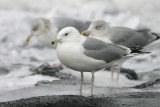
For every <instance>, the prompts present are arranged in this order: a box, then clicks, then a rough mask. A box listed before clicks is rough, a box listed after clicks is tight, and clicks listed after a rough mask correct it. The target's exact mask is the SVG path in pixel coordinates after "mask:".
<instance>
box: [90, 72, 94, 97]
mask: <svg viewBox="0 0 160 107" xmlns="http://www.w3.org/2000/svg"><path fill="white" fill-rule="evenodd" d="M91 81H92V86H91V93H90V95H91V96H93V87H94V72H92V78H91Z"/></svg>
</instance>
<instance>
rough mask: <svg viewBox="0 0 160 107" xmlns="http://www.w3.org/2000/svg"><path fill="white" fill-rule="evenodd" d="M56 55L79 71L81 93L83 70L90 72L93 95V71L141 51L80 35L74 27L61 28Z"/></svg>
mask: <svg viewBox="0 0 160 107" xmlns="http://www.w3.org/2000/svg"><path fill="white" fill-rule="evenodd" d="M57 42H58V45H57V49H56V50H57V51H56V52H57V56H58V58H59V60H60V61H61V62H62V63H63V64H64V65H65V66H67V67H69V68H71V69H73V70H76V71H80V72H81V82H80V93H79V95H82V82H83V72H91V73H92V78H91V81H92V85H91V91H90V94H89V96H92V95H93V86H94V72H96V71H98V70H101V69H103V68H106V67H108V66H110V65H111V64H112V63H113V62H114V61H116V60H119V59H123V58H124V59H125V58H126V57H130V56H132V54H131V53H139V52H140V53H143V52H141V51H139V49H138V48H131V49H130V48H126V47H124V46H118V45H111V44H109V43H105V42H103V41H101V40H98V39H94V38H90V37H85V36H81V35H80V33H79V32H78V30H76V29H75V28H74V27H66V28H64V29H62V30H61V31H60V32H59V34H58V37H57V39H56V40H53V41H52V44H55V43H57Z"/></svg>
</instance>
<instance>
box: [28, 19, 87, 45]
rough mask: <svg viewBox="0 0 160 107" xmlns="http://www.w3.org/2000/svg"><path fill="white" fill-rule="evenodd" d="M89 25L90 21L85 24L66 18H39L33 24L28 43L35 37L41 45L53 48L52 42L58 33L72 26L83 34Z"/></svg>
mask: <svg viewBox="0 0 160 107" xmlns="http://www.w3.org/2000/svg"><path fill="white" fill-rule="evenodd" d="M89 25H90V22H89V21H86V22H85V21H80V20H77V19H73V18H66V17H54V18H52V19H51V20H49V19H45V18H38V19H35V20H34V21H33V22H32V24H31V31H30V33H31V34H30V35H29V36H28V37H27V39H26V41H27V42H29V40H30V38H31V37H32V36H35V37H36V38H37V40H38V41H39V42H40V43H42V44H44V45H47V46H51V45H50V42H51V40H53V39H55V38H56V37H57V35H58V32H59V31H60V30H61V29H63V28H64V27H68V26H72V27H75V28H76V29H77V30H78V31H79V32H82V31H83V30H85V29H87V28H88V27H89ZM54 48H55V47H54Z"/></svg>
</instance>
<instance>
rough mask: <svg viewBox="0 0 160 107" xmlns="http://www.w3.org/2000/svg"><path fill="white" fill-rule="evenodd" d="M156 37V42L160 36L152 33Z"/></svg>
mask: <svg viewBox="0 0 160 107" xmlns="http://www.w3.org/2000/svg"><path fill="white" fill-rule="evenodd" d="M152 34H153V35H154V36H156V40H158V39H160V34H158V33H154V32H152Z"/></svg>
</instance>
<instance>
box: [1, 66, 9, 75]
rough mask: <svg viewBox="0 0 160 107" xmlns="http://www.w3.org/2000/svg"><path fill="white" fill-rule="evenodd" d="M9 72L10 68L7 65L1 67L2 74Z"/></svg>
mask: <svg viewBox="0 0 160 107" xmlns="http://www.w3.org/2000/svg"><path fill="white" fill-rule="evenodd" d="M8 73H9V69H8V68H7V67H0V75H5V74H8Z"/></svg>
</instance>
